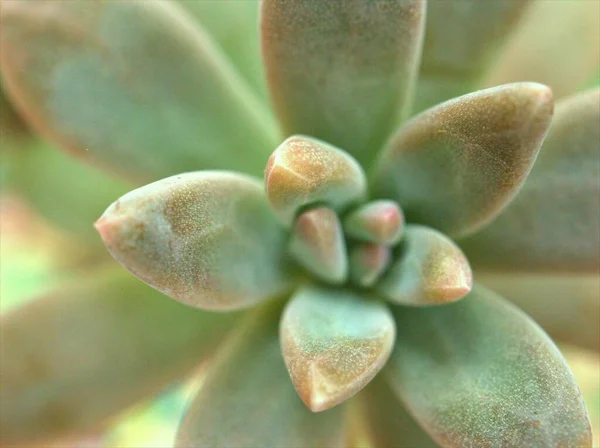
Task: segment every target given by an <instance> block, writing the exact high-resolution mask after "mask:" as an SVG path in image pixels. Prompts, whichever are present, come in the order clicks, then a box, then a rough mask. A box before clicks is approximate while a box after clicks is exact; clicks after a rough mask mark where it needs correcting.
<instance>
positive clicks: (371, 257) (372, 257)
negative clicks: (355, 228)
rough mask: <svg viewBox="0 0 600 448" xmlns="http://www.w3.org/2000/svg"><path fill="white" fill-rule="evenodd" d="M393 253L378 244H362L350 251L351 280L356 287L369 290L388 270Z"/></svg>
mask: <svg viewBox="0 0 600 448" xmlns="http://www.w3.org/2000/svg"><path fill="white" fill-rule="evenodd" d="M391 259H392V251H391V250H390V248H388V247H385V246H379V245H377V244H360V245H357V246H354V247H353V248H352V250H351V251H350V278H351V279H352V282H353V283H354V284H356V285H359V286H362V287H364V288H368V287H370V286H373V285H374V284H375V283H376V282H377V280H378V279H379V276H380V275H381V274H382V273H383V271H385V270H386V269H387V267H388V266H389V264H390V261H391Z"/></svg>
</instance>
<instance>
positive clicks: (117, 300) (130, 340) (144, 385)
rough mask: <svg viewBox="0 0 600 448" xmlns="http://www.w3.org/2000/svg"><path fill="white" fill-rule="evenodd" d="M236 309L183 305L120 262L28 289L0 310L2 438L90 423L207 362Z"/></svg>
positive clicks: (24, 440)
mask: <svg viewBox="0 0 600 448" xmlns="http://www.w3.org/2000/svg"><path fill="white" fill-rule="evenodd" d="M238 316H239V315H238V314H234V313H227V314H214V313H206V312H204V311H199V310H192V309H189V308H187V307H185V306H183V305H181V304H178V303H175V302H174V301H172V300H168V299H166V298H165V297H164V296H163V295H162V294H160V293H158V292H156V291H154V290H153V289H152V288H150V287H148V286H146V285H144V284H143V283H142V282H140V281H139V280H137V279H136V278H135V277H133V276H132V275H130V274H129V273H127V272H126V271H124V270H123V269H121V268H119V267H116V268H112V269H108V270H95V271H92V272H90V273H89V275H85V276H84V277H83V278H77V279H76V280H75V281H74V282H71V283H69V284H65V285H62V286H59V287H57V288H56V289H54V290H53V291H51V292H49V293H48V294H46V295H44V296H41V297H37V298H33V299H32V300H30V301H29V302H28V303H26V304H24V305H23V306H21V307H20V308H17V309H16V310H14V311H11V312H8V313H6V314H4V315H2V317H1V319H0V339H1V340H2V343H1V344H0V356H1V357H2V362H1V363H0V376H1V377H2V381H1V382H0V394H1V395H2V400H0V443H1V444H2V446H5V445H7V446H23V445H28V446H29V445H30V446H42V445H43V446H48V445H46V444H48V443H50V442H51V441H53V440H54V439H57V438H59V437H65V436H70V437H72V436H81V435H82V434H85V433H88V432H89V431H91V430H95V429H97V428H98V427H99V426H100V425H101V424H103V423H104V422H105V421H106V420H107V419H108V418H110V417H113V416H115V415H117V414H118V413H119V412H122V411H123V410H125V409H126V408H128V407H130V406H132V405H133V404H135V403H137V402H139V401H141V400H144V399H147V398H149V397H150V396H152V395H154V394H155V393H158V392H159V391H160V390H161V389H162V388H164V387H166V386H167V385H168V384H169V383H171V382H174V381H177V380H179V379H180V378H181V377H182V376H183V375H186V374H188V373H190V372H191V371H192V369H193V368H195V367H197V366H198V365H199V364H201V363H202V362H203V361H205V360H206V359H207V357H208V356H209V355H211V354H212V352H213V349H214V348H215V347H216V346H217V345H218V343H219V342H220V341H221V340H222V339H223V337H224V335H225V334H226V333H227V332H228V331H229V329H230V328H231V326H232V325H233V324H234V323H235V322H236V321H237V319H238ZM61 446H63V445H61Z"/></svg>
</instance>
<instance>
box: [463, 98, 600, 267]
mask: <svg viewBox="0 0 600 448" xmlns="http://www.w3.org/2000/svg"><path fill="white" fill-rule="evenodd" d="M599 228H600V88H595V89H591V90H589V91H587V92H585V93H582V94H579V95H574V96H572V97H570V98H568V99H565V100H563V101H561V102H560V103H559V104H558V106H557V108H556V117H555V119H554V120H553V123H552V126H551V128H550V131H549V133H548V137H547V138H546V141H545V142H544V146H543V147H542V151H540V155H539V157H538V160H537V162H536V164H535V166H534V169H533V171H532V172H531V174H530V176H529V177H528V178H527V182H526V183H525V185H524V186H523V188H522V190H521V192H520V193H519V195H518V196H517V197H516V198H515V200H514V201H513V202H512V203H511V204H510V205H509V207H508V208H507V209H506V210H505V211H504V212H503V213H502V214H501V215H500V216H498V218H496V220H495V221H494V222H493V223H492V224H491V225H490V226H488V227H486V228H485V229H483V230H482V231H481V232H480V233H478V234H476V235H474V236H473V237H471V238H468V239H466V240H464V241H461V245H462V246H463V247H464V249H465V251H466V253H467V255H468V256H469V259H470V260H472V261H473V265H474V266H476V267H481V268H485V269H493V270H503V271H513V270H517V271H523V270H527V271H548V270H560V271H562V272H566V271H576V272H589V273H594V274H597V273H598V269H600V233H599V232H598V229H599Z"/></svg>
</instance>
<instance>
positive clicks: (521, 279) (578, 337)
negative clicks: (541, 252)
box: [475, 272, 600, 352]
mask: <svg viewBox="0 0 600 448" xmlns="http://www.w3.org/2000/svg"><path fill="white" fill-rule="evenodd" d="M475 277H476V278H477V281H478V282H480V283H482V284H484V285H485V286H487V287H489V288H490V289H492V290H494V291H497V292H498V293H500V294H502V295H503V296H504V297H508V298H510V301H511V302H513V303H514V304H516V305H517V306H518V307H519V308H520V309H522V310H523V311H525V312H526V313H527V314H529V315H530V316H531V317H532V318H533V319H534V320H535V321H536V322H537V323H538V324H539V325H541V327H542V328H543V329H544V330H546V331H547V332H548V334H549V335H550V336H552V338H553V339H554V340H555V341H557V342H558V343H567V344H572V345H576V346H578V347H583V348H585V349H587V350H592V351H595V352H600V278H599V277H598V274H586V275H569V274H557V273H552V274H551V275H548V274H528V273H518V274H516V273H510V274H507V273H492V272H476V273H475Z"/></svg>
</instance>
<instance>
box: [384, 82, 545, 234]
mask: <svg viewBox="0 0 600 448" xmlns="http://www.w3.org/2000/svg"><path fill="white" fill-rule="evenodd" d="M552 112H553V102H552V92H551V91H550V89H548V88H547V87H545V86H543V85H541V84H535V83H517V84H508V85H505V86H500V87H495V88H492V89H487V90H481V91H479V92H475V93H472V94H469V95H465V96H462V97H460V98H457V99H454V100H452V101H448V102H446V103H444V104H441V105H439V106H437V107H435V108H432V109H429V110H428V111H426V112H423V113H422V114H421V115H418V116H417V117H415V118H413V119H412V120H411V121H410V122H408V123H407V124H406V125H405V126H404V127H402V129H400V131H399V132H398V133H397V134H396V135H395V136H394V138H393V139H392V141H391V142H390V144H389V145H388V147H387V148H386V149H385V151H384V152H383V154H382V157H381V158H380V160H379V165H378V167H377V170H376V171H375V172H374V173H373V175H374V176H373V181H374V182H375V187H376V189H377V192H378V195H379V196H380V197H387V198H393V199H395V200H397V201H398V203H399V204H400V205H401V206H402V209H403V210H404V213H405V215H406V217H407V219H408V220H409V221H412V222H417V223H420V224H426V225H428V226H431V227H434V228H436V229H438V230H440V231H442V232H444V233H446V234H449V235H452V236H459V235H460V236H465V235H467V234H470V233H473V232H474V231H476V230H477V229H479V228H480V227H482V226H483V225H485V224H487V223H488V222H490V221H491V220H492V219H493V218H494V217H495V216H497V215H498V213H500V211H501V210H502V209H503V207H505V206H506V204H507V203H508V202H510V200H511V199H512V198H513V197H514V196H515V194H516V193H517V191H518V189H519V188H520V187H521V185H522V183H523V182H524V181H525V178H526V177H527V174H529V171H530V170H531V167H532V165H533V163H534V161H535V158H536V156H537V153H538V150H539V149H540V146H541V145H542V142H543V141H544V137H545V135H546V131H547V129H548V126H549V125H550V120H551V118H552Z"/></svg>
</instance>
